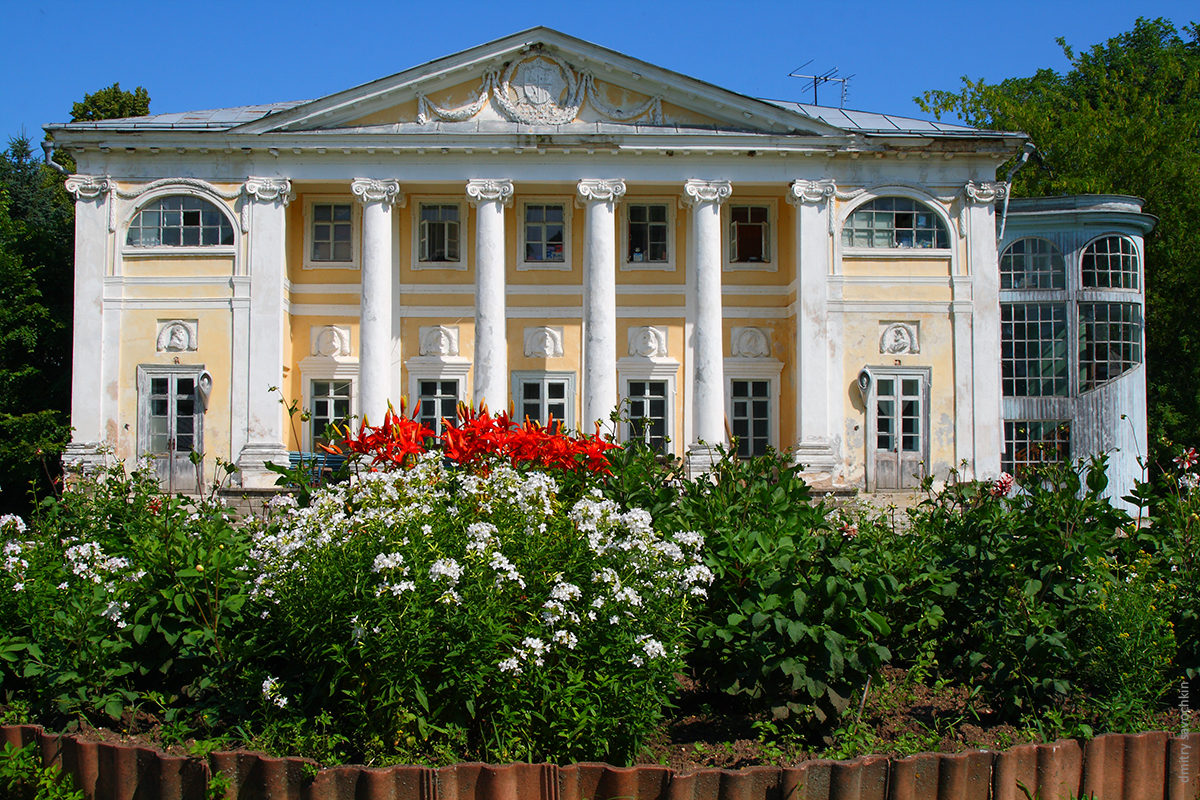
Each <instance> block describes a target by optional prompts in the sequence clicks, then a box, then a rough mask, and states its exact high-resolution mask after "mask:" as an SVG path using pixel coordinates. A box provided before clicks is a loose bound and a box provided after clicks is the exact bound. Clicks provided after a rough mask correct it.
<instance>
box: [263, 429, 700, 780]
mask: <svg viewBox="0 0 1200 800" xmlns="http://www.w3.org/2000/svg"><path fill="white" fill-rule="evenodd" d="M485 463H486V467H485V468H484V469H482V471H480V472H478V473H474V472H466V471H461V470H458V471H455V470H450V469H447V468H445V467H444V466H443V463H442V458H441V456H440V454H437V453H430V454H425V455H421V456H419V457H418V458H417V460H416V463H415V465H414V466H412V467H411V468H407V469H400V470H397V471H391V472H386V473H366V474H363V475H361V476H359V477H357V478H354V479H352V480H351V481H349V482H348V483H346V484H342V485H338V486H333V487H328V488H326V489H322V490H319V491H317V492H315V493H314V494H313V496H312V503H311V505H310V506H309V507H308V508H304V509H301V508H284V509H282V510H281V513H280V515H279V518H278V519H277V520H276V521H275V522H273V523H271V524H270V525H267V526H265V527H262V528H260V529H258V530H256V531H255V533H254V549H253V551H252V563H253V565H254V567H255V570H256V571H257V573H258V577H257V579H256V588H255V606H254V607H255V609H256V611H258V612H259V613H260V614H261V615H262V622H261V629H260V643H261V647H262V648H263V650H262V656H261V658H260V660H259V662H258V663H259V664H260V665H261V668H260V669H261V674H260V675H259V679H261V680H262V688H263V694H264V700H265V702H266V703H267V704H268V705H272V706H274V707H276V708H274V709H273V711H274V712H276V713H278V714H279V715H280V716H281V717H282V716H283V715H285V714H286V713H290V712H292V711H293V710H294V711H295V712H296V713H299V714H302V715H305V716H308V717H312V716H314V715H315V714H317V713H318V711H319V710H322V709H325V710H328V711H329V712H330V713H331V714H332V715H333V718H334V719H335V720H336V721H338V722H339V723H340V724H341V726H342V728H343V730H347V731H353V733H354V735H353V737H352V738H353V739H354V740H355V741H357V742H360V743H362V745H361V746H362V747H363V754H364V755H366V756H368V757H374V758H376V759H382V760H394V759H400V758H404V759H423V760H437V759H439V757H442V754H444V753H448V752H455V751H457V752H458V753H459V755H460V756H461V755H462V754H463V752H464V751H465V753H469V754H470V755H471V756H472V757H474V758H479V759H491V760H500V761H507V760H513V759H517V760H542V759H549V760H570V759H576V760H581V759H584V760H586V759H610V760H615V761H619V762H624V761H629V760H631V759H632V758H633V756H634V755H635V754H636V752H637V749H638V748H639V747H640V745H641V742H642V741H643V739H644V737H645V736H646V734H647V733H649V732H650V730H652V729H653V727H654V725H655V724H656V722H657V721H658V719H659V718H660V717H661V710H662V708H663V707H664V705H665V704H666V703H667V702H668V699H669V697H670V695H671V694H672V692H673V690H674V685H675V684H674V678H673V674H674V673H675V672H677V671H678V670H679V669H680V667H681V665H682V659H681V644H682V641H683V639H684V635H685V631H686V629H687V624H688V619H689V614H688V611H689V607H690V605H691V603H692V600H693V598H694V597H695V596H696V595H698V594H703V591H704V586H705V584H706V583H707V579H708V571H707V569H705V568H704V567H703V566H702V565H701V564H700V562H699V559H700V555H699V554H700V549H701V547H702V544H703V538H702V537H701V536H699V535H697V534H693V533H689V532H681V531H673V530H670V529H663V528H662V527H661V526H658V525H656V521H655V520H654V519H653V518H652V517H651V515H650V514H649V513H647V512H645V511H643V510H640V509H636V508H633V509H628V510H624V509H622V508H620V507H618V506H617V505H616V504H615V503H613V502H612V501H609V500H604V499H602V498H600V497H598V496H594V495H587V496H585V497H583V498H582V499H580V500H578V501H577V502H575V503H574V504H573V505H572V506H569V507H563V506H561V505H560V502H559V497H558V485H557V482H556V480H555V478H554V477H552V476H551V475H549V474H547V473H545V472H539V471H533V470H529V471H518V470H516V469H514V468H513V467H511V466H509V465H506V464H503V463H499V464H497V463H495V462H485ZM301 643H302V645H301ZM298 645H301V646H298Z"/></svg>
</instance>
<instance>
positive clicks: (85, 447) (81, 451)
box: [62, 442, 110, 474]
mask: <svg viewBox="0 0 1200 800" xmlns="http://www.w3.org/2000/svg"><path fill="white" fill-rule="evenodd" d="M109 452H110V449H109V448H107V447H106V446H105V445H104V444H103V443H102V442H71V443H70V444H69V445H67V449H66V450H64V451H63V454H62V465H63V471H64V472H67V473H71V472H79V473H83V474H90V473H93V472H99V471H100V470H102V469H104V467H105V466H106V464H107V455H108V453H109Z"/></svg>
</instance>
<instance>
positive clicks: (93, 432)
mask: <svg viewBox="0 0 1200 800" xmlns="http://www.w3.org/2000/svg"><path fill="white" fill-rule="evenodd" d="M112 189H113V185H112V182H111V181H110V180H109V179H108V177H107V176H104V177H94V176H91V175H72V176H71V177H69V178H67V191H68V192H70V193H71V194H72V195H73V196H74V197H75V200H76V203H75V323H74V328H73V330H72V342H71V350H72V355H71V361H72V368H71V428H72V431H71V443H70V444H69V445H67V450H66V453H64V454H63V462H64V463H66V464H68V465H72V466H78V467H81V468H84V469H89V468H92V467H96V466H99V465H100V464H101V463H102V460H103V457H102V456H101V455H100V453H99V448H100V444H101V442H102V441H103V440H104V439H105V438H107V436H106V433H105V430H104V428H105V425H104V422H103V420H102V419H101V417H102V415H103V412H102V409H101V398H102V397H104V394H105V393H104V387H103V381H104V374H103V372H102V365H103V361H102V359H103V355H104V347H103V343H104V336H103V326H104V272H105V255H106V253H107V248H106V245H107V243H108V240H109V235H110V234H109V230H108V216H109V203H111V202H112V200H111V198H110V194H111V192H112ZM111 357H113V358H115V357H116V354H115V353H114V354H113V355H112V356H111ZM113 427H114V429H115V423H114V426H113ZM111 444H113V445H115V444H116V442H111Z"/></svg>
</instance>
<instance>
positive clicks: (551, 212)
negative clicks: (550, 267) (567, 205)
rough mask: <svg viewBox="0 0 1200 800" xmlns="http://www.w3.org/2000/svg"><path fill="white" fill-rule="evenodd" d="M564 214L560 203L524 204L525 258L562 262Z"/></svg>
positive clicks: (530, 260)
mask: <svg viewBox="0 0 1200 800" xmlns="http://www.w3.org/2000/svg"><path fill="white" fill-rule="evenodd" d="M565 231H566V214H565V212H564V210H563V205H562V204H561V203H529V204H527V205H526V206H525V260H526V261H529V262H552V263H562V262H563V261H564V260H565V258H566V255H565V252H566V251H565V241H566V239H565V236H566V233H565Z"/></svg>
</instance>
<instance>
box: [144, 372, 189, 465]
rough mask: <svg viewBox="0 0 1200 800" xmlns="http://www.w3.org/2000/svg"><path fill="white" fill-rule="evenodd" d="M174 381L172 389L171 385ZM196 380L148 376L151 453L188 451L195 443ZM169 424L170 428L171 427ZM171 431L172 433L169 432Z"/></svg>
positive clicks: (180, 377)
mask: <svg viewBox="0 0 1200 800" xmlns="http://www.w3.org/2000/svg"><path fill="white" fill-rule="evenodd" d="M172 383H174V391H172V386H171V384H172ZM196 408H197V407H196V379H195V378H192V377H183V376H167V377H162V378H151V379H150V414H149V422H150V436H149V446H150V452H151V453H171V452H175V453H190V452H192V450H193V449H195V446H196ZM172 425H173V426H174V430H172ZM172 434H173V435H172Z"/></svg>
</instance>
